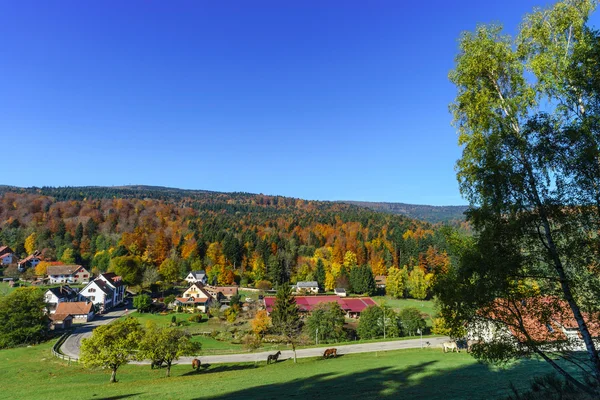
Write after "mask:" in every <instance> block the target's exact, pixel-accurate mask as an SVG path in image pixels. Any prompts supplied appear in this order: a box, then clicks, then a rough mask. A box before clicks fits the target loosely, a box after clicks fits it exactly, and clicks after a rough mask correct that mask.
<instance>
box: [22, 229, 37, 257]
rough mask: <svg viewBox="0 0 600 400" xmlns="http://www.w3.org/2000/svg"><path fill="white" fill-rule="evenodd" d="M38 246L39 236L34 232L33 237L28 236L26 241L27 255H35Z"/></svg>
mask: <svg viewBox="0 0 600 400" xmlns="http://www.w3.org/2000/svg"><path fill="white" fill-rule="evenodd" d="M36 246H37V235H36V233H35V232H33V233H32V234H31V235H29V236H27V239H25V251H26V252H27V254H33V252H34V251H35V249H36Z"/></svg>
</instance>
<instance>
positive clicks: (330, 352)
mask: <svg viewBox="0 0 600 400" xmlns="http://www.w3.org/2000/svg"><path fill="white" fill-rule="evenodd" d="M330 357H333V358H335V357H337V349H327V350H325V353H323V358H330Z"/></svg>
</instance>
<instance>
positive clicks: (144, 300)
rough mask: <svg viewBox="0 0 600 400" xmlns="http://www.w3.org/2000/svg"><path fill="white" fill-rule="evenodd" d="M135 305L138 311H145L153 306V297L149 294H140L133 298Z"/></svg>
mask: <svg viewBox="0 0 600 400" xmlns="http://www.w3.org/2000/svg"><path fill="white" fill-rule="evenodd" d="M133 306H134V307H135V308H137V310H138V312H141V313H144V312H146V311H148V310H149V309H150V307H151V306H152V298H150V296H148V295H147V294H139V295H137V296H135V297H134V298H133Z"/></svg>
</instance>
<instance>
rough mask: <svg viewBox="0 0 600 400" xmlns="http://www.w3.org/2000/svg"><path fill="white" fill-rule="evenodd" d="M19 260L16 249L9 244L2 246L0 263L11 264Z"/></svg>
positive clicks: (0, 248) (0, 247)
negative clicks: (12, 248)
mask: <svg viewBox="0 0 600 400" xmlns="http://www.w3.org/2000/svg"><path fill="white" fill-rule="evenodd" d="M16 262H17V257H16V256H15V253H14V251H12V250H11V248H10V247H8V246H0V265H10V264H14V263H16Z"/></svg>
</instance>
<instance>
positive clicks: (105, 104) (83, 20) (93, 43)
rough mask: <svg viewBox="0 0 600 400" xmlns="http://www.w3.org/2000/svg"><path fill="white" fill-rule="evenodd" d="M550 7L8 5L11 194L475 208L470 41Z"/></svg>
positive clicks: (520, 2)
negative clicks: (460, 88)
mask: <svg viewBox="0 0 600 400" xmlns="http://www.w3.org/2000/svg"><path fill="white" fill-rule="evenodd" d="M549 3H551V2H544V1H543V0H538V1H529V0H508V1H493V2H492V1H490V2H487V1H486V2H484V1H475V0H472V1H466V0H464V1H423V2H417V1H414V2H409V1H371V0H369V1H362V0H361V1H305V0H302V1H301V0H297V1H260V0H253V1H246V0H227V1H200V0H198V1H158V0H156V1H133V0H127V1H95V2H91V1H80V0H77V1H60V2H51V1H35V2H29V1H24V0H19V1H12V2H10V1H4V2H2V3H1V4H0V38H2V39H1V40H0V55H1V56H0V76H1V78H0V138H1V139H2V149H3V161H2V163H1V164H0V165H1V166H0V170H2V172H3V173H2V174H1V175H0V176H1V177H0V184H9V185H17V186H44V185H48V186H65V185H71V186H73V185H77V186H79V185H108V186H110V185H125V184H147V185H161V186H172V187H180V188H188V189H208V190H216V191H247V192H254V193H265V194H279V195H286V196H293V197H300V198H305V199H322V200H341V199H344V200H348V199H352V200H369V201H391V202H407V203H420V204H434V205H443V204H463V203H464V200H462V199H461V197H460V194H459V192H458V185H457V183H456V178H455V171H454V164H455V161H456V159H457V158H458V157H459V156H460V149H459V148H458V146H457V143H456V133H455V131H454V129H453V128H452V127H451V126H450V121H451V116H450V114H449V112H448V104H449V103H450V102H451V101H452V99H453V97H454V94H455V90H454V87H453V86H452V85H451V84H450V83H449V81H448V78H447V74H448V71H449V70H450V69H451V68H452V67H453V59H454V56H455V54H456V51H457V38H458V36H459V34H460V32H461V31H463V30H472V29H473V28H474V27H475V25H476V24H477V23H480V22H502V23H504V25H505V27H506V28H507V30H508V31H509V32H514V30H515V29H516V27H517V24H518V23H519V21H520V20H521V17H522V15H523V14H524V13H526V12H529V11H530V10H531V9H532V8H533V6H534V5H544V4H549ZM595 18H596V16H595Z"/></svg>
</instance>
